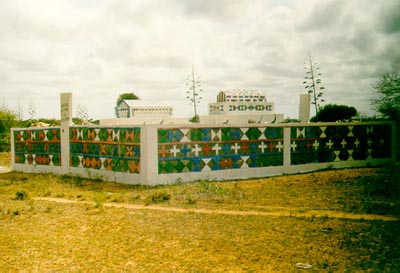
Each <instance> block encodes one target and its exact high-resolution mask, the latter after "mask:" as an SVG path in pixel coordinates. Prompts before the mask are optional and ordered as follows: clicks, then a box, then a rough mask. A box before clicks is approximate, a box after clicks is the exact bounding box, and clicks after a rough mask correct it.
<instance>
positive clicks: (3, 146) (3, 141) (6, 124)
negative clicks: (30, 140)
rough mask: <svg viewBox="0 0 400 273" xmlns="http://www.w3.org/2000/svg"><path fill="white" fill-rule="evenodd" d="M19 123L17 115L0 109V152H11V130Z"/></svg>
mask: <svg viewBox="0 0 400 273" xmlns="http://www.w3.org/2000/svg"><path fill="white" fill-rule="evenodd" d="M16 123H17V121H16V117H15V114H13V113H12V112H11V111H10V110H8V109H6V108H3V107H1V108H0V151H1V152H3V151H9V150H10V142H11V139H10V129H11V128H12V127H14V125H15V124H16Z"/></svg>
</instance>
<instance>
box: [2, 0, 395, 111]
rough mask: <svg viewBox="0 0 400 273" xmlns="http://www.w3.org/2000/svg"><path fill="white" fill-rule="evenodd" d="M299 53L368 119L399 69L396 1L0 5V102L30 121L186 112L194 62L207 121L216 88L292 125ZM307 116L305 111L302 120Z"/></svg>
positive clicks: (7, 1)
mask: <svg viewBox="0 0 400 273" xmlns="http://www.w3.org/2000/svg"><path fill="white" fill-rule="evenodd" d="M308 52H310V53H311V55H312V57H313V58H314V60H315V61H316V62H317V63H318V64H319V66H320V71H321V72H322V74H323V75H322V83H323V86H324V87H325V88H326V89H325V92H324V98H325V100H326V101H327V103H334V104H345V105H351V106H354V107H356V108H357V110H358V111H359V112H361V113H363V114H367V115H372V114H374V112H373V111H372V110H371V104H370V101H369V100H370V99H371V98H372V97H373V96H374V95H375V92H374V91H373V89H372V88H371V85H372V84H374V83H375V82H376V81H377V80H378V79H379V78H380V76H381V75H382V74H383V73H386V72H391V71H397V72H398V71H399V70H400V1H398V0H382V1H375V0H330V1H325V0H324V1H321V0H299V1H296V0H269V1H268V0H260V1H259V0H243V1H240V0H237V1H236V0H164V1H163V0H143V1H117V0H116V1H106V0H104V1H101V0H99V1H96V0H37V1H31V0H26V1H20V0H1V1H0V90H1V91H0V94H1V95H0V99H1V104H2V105H5V106H7V107H8V108H10V109H13V110H16V109H17V108H18V107H20V108H21V109H22V110H23V111H24V112H23V118H24V119H27V118H29V114H28V109H29V106H28V105H29V103H31V104H33V105H34V106H35V108H36V118H39V117H48V118H52V117H55V118H60V113H59V111H60V110H59V94H60V93H61V92H72V93H73V104H74V110H73V113H74V116H75V115H76V109H77V107H76V106H77V105H79V104H80V105H84V106H85V107H86V108H87V110H88V114H89V116H90V117H91V118H94V119H99V118H109V117H113V116H114V110H113V108H114V106H115V103H116V99H117V97H118V95H119V94H121V93H126V92H133V93H135V94H136V95H138V96H139V97H140V98H141V99H152V100H155V99H159V100H168V101H171V102H173V106H174V115H175V116H192V115H193V110H192V107H191V106H190V105H189V103H188V101H187V100H186V99H185V98H186V94H185V93H186V90H187V89H186V85H185V83H186V78H187V76H188V75H189V73H190V70H191V66H192V64H194V66H195V70H196V74H197V75H198V76H199V77H200V81H201V84H202V89H203V90H204V91H203V94H202V95H203V100H202V101H201V104H200V107H199V108H200V114H207V105H208V103H209V102H215V100H216V95H217V93H218V92H219V91H220V90H229V89H257V90H261V91H264V92H265V94H266V96H267V100H269V101H273V102H275V111H276V112H277V113H283V114H284V115H285V117H291V118H297V116H298V104H299V94H300V93H304V92H305V91H304V87H303V84H302V82H303V77H304V74H305V69H304V62H305V61H307V55H308ZM312 114H314V113H312Z"/></svg>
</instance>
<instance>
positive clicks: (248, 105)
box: [208, 90, 283, 120]
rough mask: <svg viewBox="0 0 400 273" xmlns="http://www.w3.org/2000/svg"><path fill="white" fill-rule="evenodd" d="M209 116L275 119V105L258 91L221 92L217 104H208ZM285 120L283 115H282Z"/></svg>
mask: <svg viewBox="0 0 400 273" xmlns="http://www.w3.org/2000/svg"><path fill="white" fill-rule="evenodd" d="M208 111H209V115H210V116H213V115H227V116H233V115H240V116H243V117H246V118H247V119H251V116H265V117H264V118H265V119H266V120H271V117H272V116H273V117H275V116H276V114H275V109H274V103H273V102H268V101H267V99H266V97H265V94H264V93H263V92H261V91H256V90H233V91H230V90H229V91H221V92H219V93H218V95H217V102H215V103H209V104H208ZM282 119H283V115H282Z"/></svg>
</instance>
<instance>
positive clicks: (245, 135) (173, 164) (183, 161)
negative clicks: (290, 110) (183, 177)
mask: <svg viewBox="0 0 400 273" xmlns="http://www.w3.org/2000/svg"><path fill="white" fill-rule="evenodd" d="M282 165H283V128H279V127H223V128H221V127H218V128H210V127H207V128H169V129H158V173H159V174H164V173H184V172H205V171H216V170H227V169H246V168H258V167H267V166H282Z"/></svg>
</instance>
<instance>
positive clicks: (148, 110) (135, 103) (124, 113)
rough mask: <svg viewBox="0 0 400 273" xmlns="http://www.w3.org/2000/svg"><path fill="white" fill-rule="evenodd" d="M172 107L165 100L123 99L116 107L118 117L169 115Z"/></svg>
mask: <svg viewBox="0 0 400 273" xmlns="http://www.w3.org/2000/svg"><path fill="white" fill-rule="evenodd" d="M172 112H173V108H172V105H171V103H169V102H167V101H152V100H123V101H122V102H121V103H120V104H119V105H118V107H117V114H118V117H119V118H133V117H169V116H172Z"/></svg>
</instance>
